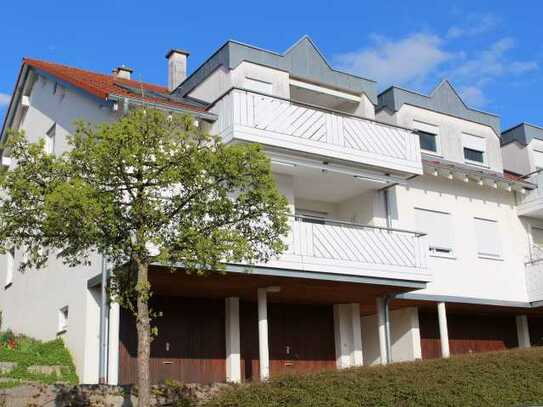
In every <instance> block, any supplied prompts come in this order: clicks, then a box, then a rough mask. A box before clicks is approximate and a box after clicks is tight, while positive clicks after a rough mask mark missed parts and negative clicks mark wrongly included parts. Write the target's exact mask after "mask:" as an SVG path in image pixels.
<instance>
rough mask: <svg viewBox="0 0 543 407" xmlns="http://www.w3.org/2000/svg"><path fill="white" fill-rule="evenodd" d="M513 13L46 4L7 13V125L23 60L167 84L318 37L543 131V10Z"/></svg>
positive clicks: (477, 8) (355, 60)
mask: <svg viewBox="0 0 543 407" xmlns="http://www.w3.org/2000/svg"><path fill="white" fill-rule="evenodd" d="M519 5H520V3H519V2H512V1H495V0H494V1H484V0H479V1H473V0H471V1H454V0H451V1H440V0H433V1H421V0H417V1H416V2H410V1H392V0H389V1H386V2H375V1H371V2H370V1H360V0H359V1H352V2H350V1H312V2H302V1H292V0H290V1H282V0H275V1H273V2H255V1H221V2H213V1H191V2H185V1H161V0H154V1H145V2H140V1H137V0H132V1H127V0H123V1H120V0H107V1H102V0H94V1H85V2H83V1H80V2H78V1H73V0H71V1H64V0H62V1H55V0H50V1H34V0H27V1H24V2H20V1H13V0H10V1H8V0H6V1H2V3H1V4H0V16H2V20H3V22H2V24H1V25H0V38H2V41H1V42H0V47H1V49H0V51H1V52H0V55H1V56H0V117H1V116H3V115H4V113H5V109H6V105H7V103H8V101H9V97H10V94H11V92H12V90H13V86H14V82H15V79H16V76H17V72H18V69H19V67H20V62H21V58H22V57H24V56H30V57H34V58H41V59H45V60H50V61H55V62H60V63H65V64H69V65H74V66H79V67H82V68H86V69H90V70H96V71H101V72H110V71H111V69H112V68H113V67H114V66H117V65H120V64H126V65H129V66H131V67H133V68H134V69H135V77H136V79H142V80H144V81H148V82H156V83H163V84H164V83H166V60H165V58H164V55H165V53H166V51H167V50H168V49H169V48H184V49H187V50H189V51H190V52H191V56H190V59H189V70H193V69H195V68H196V67H197V66H198V65H199V64H200V63H201V62H202V61H203V60H204V59H205V58H207V57H208V56H209V55H210V54H211V53H212V52H213V51H215V50H216V49H217V48H218V47H219V46H220V45H221V44H222V43H224V41H226V40H227V39H235V40H238V41H242V42H246V43H250V44H253V45H256V46H259V47H263V48H267V49H271V50H275V51H279V52H282V51H284V50H286V49H287V48H288V47H289V46H290V45H291V44H292V43H293V42H295V41H296V40H297V39H298V38H299V37H301V36H302V35H304V34H308V35H309V36H310V37H311V38H312V39H313V40H314V41H315V42H316V44H317V46H318V47H319V48H320V50H321V51H322V52H323V53H324V55H325V56H326V58H327V59H328V61H329V62H330V63H331V64H332V65H333V66H335V67H337V68H341V69H343V70H347V71H350V72H353V73H356V74H360V75H362V76H365V77H369V78H372V79H375V80H377V81H378V82H379V89H380V90H382V89H384V88H386V87H388V86H389V85H391V84H395V85H400V86H404V87H407V88H410V89H414V90H417V91H421V92H429V91H430V90H431V89H432V88H433V87H434V86H435V85H436V84H437V82H438V81H439V80H440V79H442V78H448V79H449V80H451V82H452V83H453V85H454V86H455V87H456V88H457V89H458V90H459V92H460V93H461V94H462V95H463V97H464V99H465V101H466V103H468V104H469V105H470V106H473V107H476V108H479V109H482V110H485V111H489V112H492V113H496V114H499V115H500V116H502V128H504V129H505V128H507V127H509V126H511V125H513V124H516V123H518V122H521V121H527V122H531V123H534V124H539V125H543V109H542V104H541V96H540V95H542V94H543V41H541V39H542V38H543V25H542V23H541V15H542V12H543V4H541V2H540V1H537V0H525V1H524V2H522V7H519Z"/></svg>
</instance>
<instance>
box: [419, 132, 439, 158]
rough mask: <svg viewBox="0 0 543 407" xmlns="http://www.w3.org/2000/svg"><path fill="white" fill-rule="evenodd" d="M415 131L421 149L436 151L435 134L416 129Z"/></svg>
mask: <svg viewBox="0 0 543 407" xmlns="http://www.w3.org/2000/svg"><path fill="white" fill-rule="evenodd" d="M416 133H417V134H418V135H419V140H420V148H421V149H422V150H426V151H432V152H434V153H437V134H433V133H428V132H427V131H422V130H417V131H416Z"/></svg>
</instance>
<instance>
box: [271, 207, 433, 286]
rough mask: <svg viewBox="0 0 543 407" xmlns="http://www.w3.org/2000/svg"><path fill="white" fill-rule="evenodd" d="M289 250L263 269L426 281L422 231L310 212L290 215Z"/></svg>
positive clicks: (429, 278) (425, 252) (425, 260)
mask: <svg viewBox="0 0 543 407" xmlns="http://www.w3.org/2000/svg"><path fill="white" fill-rule="evenodd" d="M287 244H288V250H287V252H286V253H284V254H283V255H282V256H281V257H280V258H279V259H278V260H274V261H271V262H270V263H267V264H266V266H267V267H276V268H282V269H291V270H300V271H311V272H321V273H329V274H330V273H331V274H342V275H350V276H364V277H373V278H386V279H397V280H409V281H416V282H428V281H430V280H431V273H430V272H429V270H428V269H427V255H428V248H427V245H426V238H425V235H424V234H421V233H417V232H411V231H404V230H397V229H387V228H381V227H374V226H367V225H359V224H354V223H348V222H343V221H338V220H328V219H326V220H325V219H322V218H314V217H309V216H296V217H293V218H292V219H291V232H290V234H289V236H288V238H287Z"/></svg>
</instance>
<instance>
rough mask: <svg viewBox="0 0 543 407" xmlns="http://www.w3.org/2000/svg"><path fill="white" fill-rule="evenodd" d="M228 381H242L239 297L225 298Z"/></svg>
mask: <svg viewBox="0 0 543 407" xmlns="http://www.w3.org/2000/svg"><path fill="white" fill-rule="evenodd" d="M225 336H226V337H225V342H226V381H227V382H231V383H241V356H240V334H239V298H238V297H228V298H226V299H225Z"/></svg>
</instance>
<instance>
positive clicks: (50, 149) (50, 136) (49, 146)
mask: <svg viewBox="0 0 543 407" xmlns="http://www.w3.org/2000/svg"><path fill="white" fill-rule="evenodd" d="M56 133H57V125H56V123H55V124H53V125H52V126H51V128H50V129H49V130H47V133H45V152H46V153H47V154H54V153H55V139H56Z"/></svg>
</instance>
